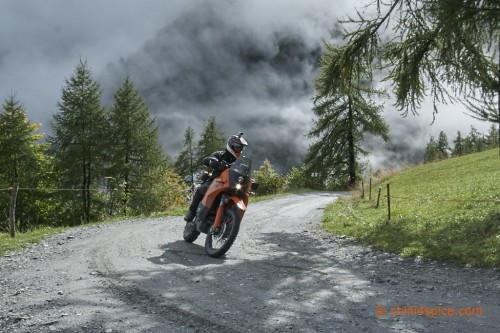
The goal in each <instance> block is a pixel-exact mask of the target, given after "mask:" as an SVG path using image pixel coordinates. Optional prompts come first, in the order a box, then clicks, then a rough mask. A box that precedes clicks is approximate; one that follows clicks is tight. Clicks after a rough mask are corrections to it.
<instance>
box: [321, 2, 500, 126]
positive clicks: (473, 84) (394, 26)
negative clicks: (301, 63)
mask: <svg viewBox="0 0 500 333" xmlns="http://www.w3.org/2000/svg"><path fill="white" fill-rule="evenodd" d="M340 23H341V25H342V26H343V27H344V42H345V45H344V47H343V48H342V50H341V54H340V56H339V57H337V58H332V59H331V60H330V63H329V64H327V65H326V66H327V67H328V68H329V70H328V73H329V74H328V75H329V80H327V81H326V86H325V89H327V90H329V89H333V87H334V86H335V85H336V84H337V81H338V80H339V77H338V76H339V75H340V77H341V78H343V77H349V76H352V73H353V68H354V67H355V66H357V65H358V64H364V65H365V67H366V68H367V71H369V72H373V71H375V70H377V71H378V70H380V71H379V72H380V73H382V75H383V76H385V80H386V81H388V82H389V83H390V84H391V85H392V88H393V92H394V96H395V104H396V106H397V107H398V108H399V109H400V110H401V111H402V112H403V114H404V115H406V114H407V113H408V112H410V111H411V112H412V113H415V114H416V113H418V109H419V108H420V105H421V103H422V102H423V101H424V99H426V98H428V97H430V98H431V99H432V101H433V104H434V110H433V114H434V116H435V115H436V114H437V112H438V104H440V103H448V102H450V101H451V102H453V101H457V100H458V101H460V102H462V103H463V104H464V105H466V106H467V107H468V108H469V110H470V111H471V114H472V115H473V116H476V117H478V118H480V119H483V120H487V121H494V122H500V2H499V1H498V0H483V1H478V0H389V1H382V0H370V1H368V2H367V3H366V6H365V7H363V8H362V9H361V8H358V10H357V16H352V17H347V18H346V19H344V20H343V21H341V22H340ZM339 62H340V63H341V64H342V66H341V69H342V70H341V72H340V73H339V72H338V71H336V70H334V69H335V68H336V67H338V65H339Z"/></svg>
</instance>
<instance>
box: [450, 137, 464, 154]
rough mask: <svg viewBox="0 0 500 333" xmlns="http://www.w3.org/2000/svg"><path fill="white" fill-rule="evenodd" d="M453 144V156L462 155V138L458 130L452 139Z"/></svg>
mask: <svg viewBox="0 0 500 333" xmlns="http://www.w3.org/2000/svg"><path fill="white" fill-rule="evenodd" d="M453 144H454V145H455V146H454V147H453V152H452V155H453V156H462V155H463V154H464V139H463V138H462V134H461V133H460V131H458V132H457V138H456V139H455V140H454V141H453Z"/></svg>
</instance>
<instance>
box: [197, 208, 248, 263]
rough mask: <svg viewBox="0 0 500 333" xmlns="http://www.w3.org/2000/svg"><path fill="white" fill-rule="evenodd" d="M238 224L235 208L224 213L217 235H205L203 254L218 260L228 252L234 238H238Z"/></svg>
mask: <svg viewBox="0 0 500 333" xmlns="http://www.w3.org/2000/svg"><path fill="white" fill-rule="evenodd" d="M240 223H241V219H240V214H239V213H238V209H237V208H236V206H233V207H231V208H229V209H227V210H226V211H224V215H223V216H222V221H221V228H220V231H219V232H218V233H217V234H212V233H211V232H209V233H208V234H207V238H206V240H205V252H206V253H207V254H208V256H210V257H213V258H219V257H220V256H222V255H224V254H225V253H226V252H227V251H228V250H229V248H230V247H231V245H233V242H234V240H235V239H236V236H238V231H239V230H240Z"/></svg>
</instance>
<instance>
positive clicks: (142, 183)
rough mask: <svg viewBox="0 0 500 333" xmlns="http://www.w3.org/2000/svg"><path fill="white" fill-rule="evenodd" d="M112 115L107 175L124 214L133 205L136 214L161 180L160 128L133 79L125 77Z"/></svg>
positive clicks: (116, 96) (110, 119)
mask: <svg viewBox="0 0 500 333" xmlns="http://www.w3.org/2000/svg"><path fill="white" fill-rule="evenodd" d="M114 100H115V101H114V105H113V107H112V108H111V110H110V113H109V134H108V142H109V143H110V145H109V148H108V154H109V157H108V158H109V166H108V172H107V176H108V177H111V178H110V179H111V180H112V181H111V185H115V186H116V185H118V186H120V188H121V189H122V190H123V192H121V199H122V211H123V213H125V214H126V213H127V206H128V205H131V206H132V207H133V208H134V210H135V211H136V212H139V211H140V209H139V207H143V206H144V205H143V202H142V201H143V200H152V198H149V199H145V198H147V195H146V193H148V189H150V188H151V187H152V185H153V183H155V182H158V180H159V179H160V178H161V175H160V173H159V172H160V170H161V166H162V160H163V154H162V150H161V146H160V144H159V142H158V127H157V125H156V123H155V119H154V118H151V116H150V112H149V108H148V107H147V106H146V104H145V102H144V99H143V98H142V96H141V95H140V93H139V91H138V90H137V89H136V88H135V87H134V84H133V82H132V80H130V78H129V77H126V78H125V80H124V82H123V85H122V86H121V88H120V89H118V91H116V93H115V96H114Z"/></svg>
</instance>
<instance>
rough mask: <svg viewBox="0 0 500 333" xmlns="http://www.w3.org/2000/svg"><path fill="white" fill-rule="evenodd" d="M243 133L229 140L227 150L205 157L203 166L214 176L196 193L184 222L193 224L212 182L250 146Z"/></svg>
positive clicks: (232, 136)
mask: <svg viewBox="0 0 500 333" xmlns="http://www.w3.org/2000/svg"><path fill="white" fill-rule="evenodd" d="M242 136H243V133H241V132H240V133H239V134H238V135H231V136H230V137H229V138H228V139H227V143H226V149H225V150H221V151H216V152H213V153H212V154H211V155H210V156H208V157H205V158H204V159H203V164H204V165H205V166H206V167H209V168H212V169H213V171H212V176H211V177H210V178H209V179H208V180H207V181H206V182H205V183H203V184H201V185H200V186H199V187H198V189H197V190H196V193H195V194H194V196H193V201H192V202H191V205H190V206H189V211H188V213H187V214H186V216H184V221H186V222H191V221H193V219H194V218H195V217H196V209H197V208H198V204H199V203H200V201H201V200H202V199H203V197H204V196H205V192H206V191H207V189H208V187H209V186H210V184H211V183H212V181H213V180H214V179H215V178H217V177H219V176H220V174H221V173H222V171H224V170H225V169H227V168H228V167H229V166H230V165H231V163H233V162H234V161H236V159H237V158H238V157H240V154H241V151H242V150H243V148H245V147H246V146H248V143H247V142H246V141H245V139H243V137H242Z"/></svg>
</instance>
